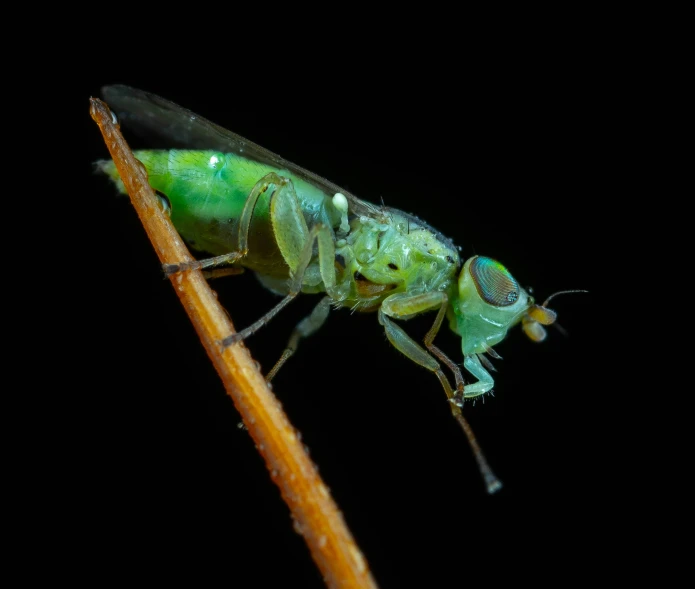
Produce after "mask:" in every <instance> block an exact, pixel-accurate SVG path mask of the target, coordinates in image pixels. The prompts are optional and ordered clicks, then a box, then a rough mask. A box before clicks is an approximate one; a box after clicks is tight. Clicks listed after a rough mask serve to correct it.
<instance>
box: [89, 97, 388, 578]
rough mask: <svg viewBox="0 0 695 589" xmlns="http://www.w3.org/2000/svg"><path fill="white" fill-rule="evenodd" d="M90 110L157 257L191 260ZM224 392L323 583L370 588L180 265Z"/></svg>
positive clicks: (215, 307)
mask: <svg viewBox="0 0 695 589" xmlns="http://www.w3.org/2000/svg"><path fill="white" fill-rule="evenodd" d="M90 102H91V106H90V113H91V115H92V118H93V119H94V120H95V121H96V123H97V124H98V125H99V128H100V129H101V133H102V135H103V136H104V141H105V142H106V145H107V147H108V149H109V152H110V153H111V157H112V158H113V160H114V162H115V163H116V167H117V168H118V172H119V174H120V176H121V178H122V179H123V183H124V184H125V187H126V189H127V190H128V194H129V195H130V198H131V200H132V203H133V205H134V206H135V209H136V211H137V213H138V215H139V217H140V220H141V221H142V224H143V225H144V227H145V230H146V231H147V235H148V236H149V238H150V240H151V241H152V244H153V245H154V248H155V250H156V251H157V255H158V256H159V259H160V261H161V262H162V263H163V264H173V263H177V262H186V261H191V260H192V259H193V258H192V257H191V255H190V253H189V252H188V250H187V249H186V246H185V245H184V243H183V241H182V240H181V237H180V236H179V234H178V233H177V232H176V229H174V226H173V225H172V223H171V221H170V220H169V218H168V217H167V216H166V215H165V214H164V213H163V211H162V209H161V207H160V205H159V201H158V199H157V198H156V197H155V195H154V193H153V192H152V189H151V188H150V186H149V184H148V183H147V173H146V171H145V170H144V168H143V166H142V164H140V162H139V161H138V160H136V159H135V157H134V156H133V154H132V152H131V151H130V148H129V147H128V144H127V143H126V142H125V140H124V139H123V136H122V135H121V133H120V131H119V129H118V126H117V124H115V122H114V120H113V118H112V115H111V111H110V110H109V109H108V107H107V105H106V104H105V103H104V102H102V101H101V100H99V99H98V98H92V99H91V101H90ZM171 283H172V285H173V286H174V290H175V291H176V294H177V295H178V296H179V298H180V299H181V303H182V304H183V306H184V308H185V309H186V312H187V313H188V315H189V317H190V319H191V321H192V322H193V325H194V326H195V329H196V331H197V332H198V335H199V337H200V339H201V341H202V343H203V346H205V349H206V351H207V353H208V356H209V357H210V359H211V360H212V363H213V365H214V366H215V368H216V369H217V372H218V373H219V375H220V378H221V379H222V382H223V383H224V386H225V388H226V390H227V394H229V396H230V397H231V398H232V400H233V401H234V405H235V406H236V408H237V410H238V411H239V413H240V414H241V417H242V419H243V421H244V424H245V425H246V427H247V428H248V431H249V433H250V434H251V437H252V438H253V440H254V441H255V443H256V447H257V448H258V451H259V452H260V453H261V455H262V456H263V458H264V459H265V462H266V466H267V467H268V470H269V471H270V473H271V478H272V479H273V480H274V481H275V483H276V484H277V485H278V487H280V492H281V493H282V497H283V499H284V500H285V502H286V503H287V505H288V506H289V508H290V511H291V512H292V516H293V518H294V520H295V529H296V530H297V531H299V532H300V533H301V534H302V536H303V537H304V539H305V541H306V543H307V544H308V546H309V550H310V551H311V554H312V557H313V559H314V561H315V562H316V564H317V566H318V567H319V569H320V570H321V573H322V574H323V578H324V580H325V581H326V584H327V585H328V587H335V588H338V587H340V588H348V587H349V588H372V587H373V588H376V583H375V582H374V580H373V578H372V576H371V574H370V572H369V568H368V566H367V563H366V560H365V559H364V557H363V556H362V554H361V552H360V550H359V549H358V547H357V545H356V544H355V541H354V540H353V538H352V535H351V534H350V531H349V530H348V528H347V526H346V525H345V521H344V520H343V517H342V515H341V513H340V511H339V510H338V507H337V506H336V504H335V503H334V501H333V499H332V498H331V496H330V493H329V491H328V488H327V487H326V485H324V483H323V481H322V480H321V478H320V477H319V475H318V473H317V471H316V468H315V467H314V465H313V463H312V462H311V460H309V457H308V456H307V454H306V452H305V451H304V447H303V445H302V443H301V442H300V440H299V438H298V436H297V433H296V432H295V429H294V428H293V427H292V425H291V424H290V422H289V421H288V419H287V416H286V415H285V414H284V412H283V411H282V409H281V407H280V404H279V403H278V401H277V399H276V398H275V396H274V395H273V394H272V393H271V392H270V390H269V389H268V387H267V386H266V382H265V380H264V378H263V376H262V375H261V374H260V373H259V372H258V369H257V368H256V365H255V362H254V360H253V359H252V358H251V356H250V354H249V352H248V350H247V349H246V348H245V347H244V346H243V345H239V344H237V345H233V346H230V347H228V348H226V349H222V348H221V346H220V345H219V342H220V340H222V339H223V338H225V337H226V336H228V335H230V333H233V332H234V328H233V326H232V324H231V323H230V321H229V319H228V318H227V315H226V313H225V311H224V310H223V309H222V307H221V306H220V305H219V304H218V302H217V299H216V297H215V295H214V294H213V292H212V291H211V290H210V287H209V286H208V284H207V282H206V281H205V279H204V277H203V275H202V273H201V272H200V271H198V270H192V271H187V272H181V273H178V274H174V275H172V277H171Z"/></svg>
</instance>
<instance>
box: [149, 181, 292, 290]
mask: <svg viewBox="0 0 695 589" xmlns="http://www.w3.org/2000/svg"><path fill="white" fill-rule="evenodd" d="M271 184H273V185H275V186H276V187H277V190H278V191H279V192H282V191H283V189H285V188H286V187H287V185H288V184H289V186H290V189H291V191H292V193H293V194H294V188H293V187H292V182H290V180H288V179H287V178H283V177H282V176H279V175H278V174H275V173H274V172H271V173H270V174H266V175H265V176H263V178H261V179H260V180H259V181H258V182H256V184H255V185H254V187H253V188H252V189H251V192H249V195H248V196H247V197H246V202H245V203H244V208H243V209H242V211H241V217H240V218H239V236H238V240H239V241H238V246H237V249H236V251H234V252H229V253H228V254H222V255H221V256H214V257H212V258H206V259H204V260H194V261H193V262H181V263H179V264H164V265H163V266H162V268H163V269H164V273H165V274H166V275H167V276H168V275H170V274H175V273H176V272H182V271H184V270H196V269H202V268H210V267H212V266H221V265H223V264H234V263H235V262H238V261H239V260H241V259H242V258H243V257H244V256H246V254H248V253H249V226H250V225H251V217H253V211H254V209H255V208H256V204H257V203H258V199H259V198H260V197H261V195H262V194H263V193H264V192H265V191H266V190H268V187H269V186H270V185H271ZM295 200H296V197H295Z"/></svg>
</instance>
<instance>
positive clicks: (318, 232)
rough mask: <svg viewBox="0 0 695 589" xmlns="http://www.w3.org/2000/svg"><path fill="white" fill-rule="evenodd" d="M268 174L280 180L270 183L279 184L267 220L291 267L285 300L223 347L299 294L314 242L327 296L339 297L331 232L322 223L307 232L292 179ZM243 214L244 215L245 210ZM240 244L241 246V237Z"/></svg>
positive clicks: (249, 333) (259, 325)
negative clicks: (316, 243) (269, 221)
mask: <svg viewBox="0 0 695 589" xmlns="http://www.w3.org/2000/svg"><path fill="white" fill-rule="evenodd" d="M271 175H272V176H275V177H276V178H277V179H278V180H279V181H278V180H275V179H273V180H272V183H274V184H276V185H278V190H277V192H276V193H275V194H273V197H272V200H271V202H270V220H271V223H272V224H273V232H274V234H275V239H276V240H277V244H278V248H279V249H280V253H281V254H282V256H283V258H284V259H285V262H286V263H287V265H288V266H289V268H290V274H291V279H290V283H289V285H288V290H289V292H288V294H287V296H286V297H285V298H284V299H282V300H281V301H280V302H279V303H278V304H277V305H276V306H275V307H273V308H272V309H271V310H270V311H268V313H266V314H265V315H264V316H263V317H261V318H260V319H259V320H258V321H256V322H255V323H253V324H251V325H249V326H248V327H247V328H246V329H243V330H242V331H240V332H238V333H233V334H232V335H230V336H228V337H226V338H224V340H222V345H223V346H225V347H226V346H229V345H231V344H234V343H236V342H239V341H241V340H243V339H245V338H246V337H248V336H249V335H251V334H252V333H254V332H255V331H257V330H258V329H260V328H261V327H262V326H263V325H265V324H266V323H268V322H269V321H270V320H271V319H272V318H273V317H275V315H277V314H278V313H279V312H280V311H281V310H282V309H283V308H284V307H285V306H287V304H289V303H290V301H292V300H293V299H294V298H295V297H296V296H297V295H298V294H299V293H300V292H301V290H302V284H303V281H304V274H305V272H306V269H307V267H308V266H309V263H310V262H311V259H312V257H313V252H314V241H316V242H318V250H319V272H320V274H321V280H322V281H323V285H324V288H325V289H326V293H327V294H328V296H329V297H331V298H332V299H336V298H338V297H339V293H338V289H337V288H336V270H335V244H334V242H333V239H334V238H333V233H332V232H331V230H330V228H329V227H327V226H326V225H323V224H322V223H319V224H317V225H314V226H313V227H312V228H311V231H309V229H308V228H307V225H306V221H305V220H304V215H302V210H301V208H300V206H299V202H298V201H297V195H296V193H295V191H294V186H293V185H292V182H291V180H288V179H285V178H280V177H279V176H277V175H275V174H269V175H268V176H266V178H268V177H269V176H271ZM244 212H246V207H245V210H244ZM242 221H243V216H242ZM239 241H240V243H241V238H240V240H239Z"/></svg>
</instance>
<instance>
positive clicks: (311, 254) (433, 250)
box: [98, 86, 567, 493]
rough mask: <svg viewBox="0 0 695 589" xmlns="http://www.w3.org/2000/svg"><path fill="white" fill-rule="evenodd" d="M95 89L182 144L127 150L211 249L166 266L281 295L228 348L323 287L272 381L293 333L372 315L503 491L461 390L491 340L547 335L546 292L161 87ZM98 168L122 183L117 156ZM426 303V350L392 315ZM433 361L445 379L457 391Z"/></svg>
mask: <svg viewBox="0 0 695 589" xmlns="http://www.w3.org/2000/svg"><path fill="white" fill-rule="evenodd" d="M103 92H104V98H105V99H106V101H107V103H108V104H109V105H110V107H111V108H112V110H113V111H114V112H115V113H117V115H118V117H119V118H120V120H121V121H122V122H123V123H124V124H125V125H126V126H130V127H131V128H134V129H136V130H140V131H144V132H146V133H148V134H150V135H156V136H159V137H160V138H162V139H164V140H165V141H168V144H167V147H168V148H171V147H175V146H179V145H180V146H181V147H183V149H166V150H143V151H136V152H135V156H136V157H137V158H138V159H139V160H140V161H141V162H142V163H143V165H144V166H145V168H146V169H147V173H148V175H149V182H150V184H151V185H152V187H153V188H154V189H155V190H156V191H158V192H159V193H160V194H162V195H164V196H165V197H166V199H167V200H168V203H169V206H170V214H171V220H172V222H173V223H174V225H175V227H176V229H177V230H178V231H179V233H180V234H181V235H182V236H183V238H184V239H185V240H186V241H187V242H188V243H189V244H190V245H191V246H192V247H193V248H195V249H197V250H200V251H203V252H207V253H209V254H212V255H213V256H214V257H212V258H208V259H204V260H200V261H197V262H192V263H185V264H179V265H172V266H166V267H165V272H167V273H168V274H171V273H174V272H180V271H185V270H188V269H192V268H213V267H218V266H230V267H232V268H246V269H249V270H252V271H253V272H255V273H256V274H257V276H258V278H259V279H260V280H261V282H262V284H263V285H265V286H266V287H267V288H269V289H270V290H272V291H273V292H275V293H277V294H279V295H282V296H283V297H284V298H283V299H282V300H281V301H280V302H279V303H278V304H277V305H276V306H275V307H274V308H273V309H271V310H270V311H269V312H268V313H267V314H266V315H264V316H263V317H261V318H260V319H259V320H258V321H256V322H255V323H253V324H252V325H250V326H249V327H247V328H246V329H243V330H242V331H240V332H238V333H236V334H233V335H230V336H229V337H227V338H225V339H224V340H223V342H222V345H223V346H229V345H232V344H234V343H236V342H239V341H241V340H243V339H244V338H246V337H248V336H249V335H251V334H252V333H254V332H255V331H257V330H258V329H259V328H260V327H261V326H263V325H264V324H266V323H267V322H268V321H270V319H272V318H273V317H274V316H275V315H276V314H277V313H278V312H279V311H280V310H281V309H282V308H283V307H285V306H286V305H287V304H288V303H289V302H290V301H291V300H292V299H294V298H295V297H296V296H297V295H298V294H300V293H325V296H324V297H323V298H322V299H321V300H320V302H319V303H318V304H317V305H316V307H315V308H314V310H313V311H312V312H311V314H310V315H309V316H307V317H306V318H305V319H303V320H302V321H300V322H299V324H298V325H297V326H296V328H295V330H294V332H293V333H292V335H291V337H290V340H289V342H288V344H287V348H286V350H285V351H284V353H283V354H282V356H281V358H280V360H279V361H278V362H277V364H276V365H275V366H274V367H273V369H272V370H271V372H270V373H269V375H268V380H270V379H272V378H273V377H274V376H275V374H276V373H277V371H278V370H279V368H280V367H281V366H282V365H283V364H284V363H285V362H286V361H287V359H288V358H289V357H290V356H291V355H292V354H293V353H294V352H295V350H296V348H297V346H298V343H299V341H300V340H301V339H302V338H305V337H307V336H309V335H311V334H312V333H314V332H316V330H318V329H319V328H320V327H321V326H322V325H323V323H324V322H325V320H326V318H327V316H328V313H329V310H330V308H331V306H333V307H335V308H340V307H348V308H350V309H354V310H357V311H364V312H367V311H375V312H376V313H377V317H378V320H379V323H380V324H381V325H382V326H383V328H384V330H385V332H386V336H387V337H388V340H389V341H390V342H391V344H392V345H393V346H394V347H395V348H396V349H398V350H399V351H400V352H402V353H403V354H405V355H406V356H407V357H408V358H410V359H411V360H412V361H413V362H415V363H416V364H419V365H420V366H423V367H424V368H426V369H428V370H430V371H431V372H433V373H434V374H435V375H436V377H437V378H438V379H439V382H440V383H441V385H442V387H443V388H444V391H445V393H446V395H447V397H448V399H449V401H450V403H451V408H452V412H453V414H454V416H455V418H456V419H457V420H458V421H459V423H460V424H461V426H462V427H463V429H464V431H465V433H466V435H467V436H468V439H469V442H470V443H471V446H472V448H473V450H474V454H475V456H476V459H477V461H478V464H479V467H480V469H481V472H482V474H483V476H484V478H485V480H486V483H487V488H488V491H489V492H491V493H492V492H494V491H496V490H497V489H499V488H500V487H501V484H500V482H499V480H498V479H497V478H496V477H495V475H494V474H493V473H492V471H491V470H490V468H489V467H488V465H487V463H486V461H485V458H484V456H483V454H482V452H481V451H480V448H479V447H478V444H477V442H476V440H475V438H474V436H473V433H472V431H471V428H470V427H469V426H468V423H467V422H466V421H465V419H464V417H463V415H462V414H461V407H462V405H463V402H464V400H465V399H472V398H475V397H478V396H480V395H483V394H484V393H487V392H489V391H491V390H492V388H493V385H494V380H493V378H492V376H491V375H490V372H489V370H490V369H491V368H492V366H491V364H490V362H489V360H488V359H487V358H486V357H485V354H488V355H490V356H492V357H493V358H498V357H499V356H498V355H497V354H496V352H495V351H494V349H493V347H494V346H495V345H496V344H497V343H499V342H500V341H501V340H502V339H504V337H505V336H506V335H507V331H508V330H509V328H510V327H512V326H514V325H516V324H517V323H521V326H522V329H523V331H524V332H525V333H526V335H527V336H528V337H529V338H531V339H532V340H533V341H537V342H538V341H542V340H543V339H544V338H545V335H546V333H545V329H544V327H543V326H544V325H549V324H552V323H553V322H554V321H555V319H556V314H555V312H554V311H551V310H550V309H548V308H547V306H546V305H547V303H548V301H546V302H545V303H543V304H542V305H538V304H536V303H535V301H534V299H533V297H532V296H530V295H529V293H528V292H527V291H526V290H524V289H523V288H521V287H520V286H519V283H518V282H517V281H516V280H515V279H514V277H513V276H512V275H511V274H510V273H509V271H508V270H507V269H506V268H505V267H504V266H503V265H502V264H500V263H499V262H497V261H495V260H493V259H491V258H487V257H484V256H474V257H472V258H469V259H468V260H466V261H465V262H463V263H462V261H461V259H460V258H459V253H458V249H457V247H456V246H454V244H453V243H452V242H451V241H450V240H449V239H447V238H446V237H444V236H443V235H442V234H441V233H440V232H439V231H437V230H435V229H434V228H433V227H430V226H429V225H427V224H426V223H424V222H423V221H421V220H420V219H418V218H417V217H414V216H413V215H410V214H407V213H404V212H402V211H399V210H398V209H394V208H391V207H386V206H376V205H373V204H371V203H369V202H366V201H363V200H361V199H359V198H357V197H355V196H353V195H352V194H350V193H349V192H347V191H345V190H343V189H341V188H339V187H338V186H336V185H334V184H332V183H331V182H329V181H327V180H325V179H323V178H321V177H319V176H317V175H316V174H313V173H312V172H309V171H307V170H305V169H303V168H300V167H299V166H296V165H295V164H292V163H290V162H288V161H286V160H284V159H283V158H281V157H279V156H277V155H275V154H273V153H271V152H270V151H268V150H266V149H264V148H262V147H260V146H258V145H255V144H254V143H251V142H250V141H247V140H246V139H244V138H242V137H240V136H238V135H236V134H234V133H232V132H230V131H227V130H225V129H223V128H221V127H219V126H217V125H215V124H213V123H211V122H209V121H207V120H206V119H204V118H202V117H200V116H198V115H195V114H194V113H192V112H190V111H188V110H185V109H183V108H181V107H179V106H177V105H175V104H173V103H172V102H169V101H167V100H164V99H162V98H160V97H158V96H155V95H152V94H149V93H146V92H143V91H140V90H136V89H133V88H129V87H126V86H109V87H106V88H105V89H104V91H103ZM98 166H99V168H100V169H101V170H102V171H103V172H105V173H106V174H107V175H108V176H109V177H111V178H112V179H113V180H114V181H115V182H117V183H120V179H119V177H118V172H117V171H116V168H115V166H114V164H113V162H111V161H101V162H99V163H98ZM120 186H121V189H122V184H120ZM566 292H567V291H566ZM557 294H559V293H557ZM553 296H554V295H553ZM548 300H550V299H548ZM428 312H434V313H436V315H435V319H434V322H433V324H432V327H431V328H430V330H429V331H428V333H427V334H426V336H425V338H424V342H423V344H424V346H423V345H420V344H419V343H417V342H416V341H415V340H413V339H412V338H411V337H410V336H409V335H408V334H407V333H406V332H405V331H404V330H403V328H402V327H401V326H400V325H399V324H398V323H396V320H406V319H409V318H411V317H414V316H416V315H419V314H421V313H428ZM445 319H446V321H447V322H448V324H449V327H450V329H451V330H452V331H454V333H456V334H457V335H459V336H460V337H461V349H462V353H463V367H464V368H465V369H466V371H467V372H468V373H469V374H470V375H471V376H472V377H473V378H472V381H471V382H469V383H467V384H466V382H465V380H464V377H463V373H462V371H461V368H460V367H459V365H457V363H456V362H454V361H452V360H451V359H449V358H448V357H447V356H446V355H445V354H444V353H443V352H442V351H441V350H440V349H439V348H437V346H435V345H434V339H435V336H436V335H437V333H438V332H439V329H440V327H441V325H442V322H444V320H445ZM442 365H444V366H446V367H447V368H448V369H449V370H450V371H451V373H452V374H453V376H454V381H455V385H454V386H452V385H451V383H450V381H449V378H447V376H446V375H445V373H444V371H443V369H442Z"/></svg>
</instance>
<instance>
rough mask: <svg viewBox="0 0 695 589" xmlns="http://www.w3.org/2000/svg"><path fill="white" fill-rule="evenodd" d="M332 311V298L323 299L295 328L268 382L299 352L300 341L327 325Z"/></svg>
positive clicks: (268, 377) (267, 377)
mask: <svg viewBox="0 0 695 589" xmlns="http://www.w3.org/2000/svg"><path fill="white" fill-rule="evenodd" d="M330 310H331V298H330V297H323V298H322V299H321V301H319V304H318V305H316V306H315V307H314V310H313V311H312V312H311V313H310V314H309V315H308V316H306V317H304V319H302V320H301V321H300V322H299V323H298V324H297V327H295V328H294V331H293V332H292V335H291V336H290V340H289V341H288V342H287V347H286V348H285V351H284V352H283V353H282V356H280V359H279V360H278V361H277V362H276V364H275V366H273V369H272V370H271V371H270V372H269V373H268V376H266V377H265V379H266V381H268V382H270V381H271V380H273V378H275V375H276V374H277V373H278V371H279V370H280V368H282V366H283V365H284V364H285V362H287V360H288V359H289V358H290V357H291V356H292V355H293V354H294V353H295V352H296V351H297V346H298V345H299V341H300V340H301V339H303V338H305V337H309V336H310V335H313V334H314V333H316V332H317V331H318V330H319V328H320V327H321V326H322V325H323V324H324V323H325V321H326V319H327V317H328V312H329V311H330Z"/></svg>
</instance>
